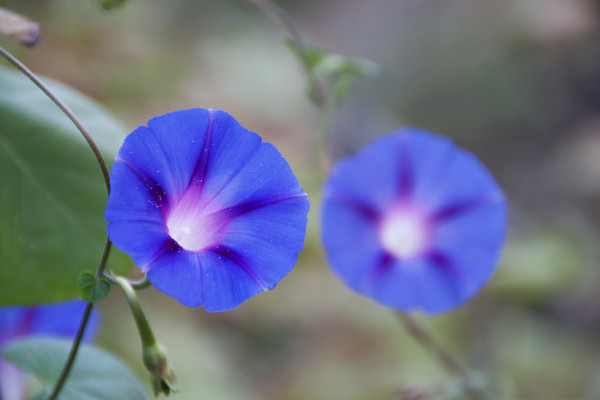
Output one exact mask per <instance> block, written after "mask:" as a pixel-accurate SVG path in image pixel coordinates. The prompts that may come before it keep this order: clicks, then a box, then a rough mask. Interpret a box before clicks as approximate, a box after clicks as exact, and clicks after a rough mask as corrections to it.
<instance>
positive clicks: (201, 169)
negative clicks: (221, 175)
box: [188, 110, 215, 191]
mask: <svg viewBox="0 0 600 400" xmlns="http://www.w3.org/2000/svg"><path fill="white" fill-rule="evenodd" d="M214 113H215V111H214V110H208V124H207V125H206V132H205V133H204V140H203V142H202V148H201V149H200V153H199V154H198V160H197V161H196V166H195V167H194V172H193V173H192V175H191V177H190V182H189V184H188V188H189V186H195V187H196V188H197V189H198V190H200V191H201V190H202V188H203V187H204V184H205V181H206V171H207V169H208V159H209V157H210V153H211V146H212V137H213V124H214Z"/></svg>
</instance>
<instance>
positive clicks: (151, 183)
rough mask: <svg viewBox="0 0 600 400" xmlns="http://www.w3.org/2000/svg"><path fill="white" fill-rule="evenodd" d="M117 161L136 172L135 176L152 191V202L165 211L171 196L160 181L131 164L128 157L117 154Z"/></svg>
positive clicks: (149, 191)
mask: <svg viewBox="0 0 600 400" xmlns="http://www.w3.org/2000/svg"><path fill="white" fill-rule="evenodd" d="M116 160H117V162H120V163H122V164H123V165H125V166H126V167H127V168H129V170H130V171H131V172H133V173H134V174H135V176H136V177H137V178H138V179H139V180H140V182H142V184H143V185H144V188H145V189H146V190H147V191H148V193H150V196H151V197H152V203H153V204H154V205H155V206H156V208H157V209H159V210H161V211H163V210H164V209H165V208H166V207H167V206H168V204H169V198H168V197H167V194H166V193H165V190H164V189H163V188H162V186H160V184H159V183H158V182H156V181H155V180H154V179H153V178H152V177H150V176H149V175H147V174H146V173H145V172H143V171H141V170H140V169H139V168H137V167H136V166H135V165H133V164H131V163H130V162H129V161H127V160H126V159H124V158H122V157H119V156H117V157H116Z"/></svg>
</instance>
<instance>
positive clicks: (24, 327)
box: [0, 300, 99, 400]
mask: <svg viewBox="0 0 600 400" xmlns="http://www.w3.org/2000/svg"><path fill="white" fill-rule="evenodd" d="M85 307H86V303H85V302H83V301H80V300H74V301H67V302H63V303H56V304H47V305H42V306H37V307H2V308H0V350H2V348H3V347H4V346H5V345H6V344H8V343H9V342H11V341H12V340H16V339H22V338H24V337H28V336H43V337H63V338H67V339H72V338H74V337H75V335H76V334H77V330H78V329H79V324H80V322H81V317H82V316H83V311H84V309H85ZM98 322H99V317H98V313H97V312H96V311H93V312H92V315H91V316H90V320H89V323H88V328H87V330H86V334H85V337H84V340H92V339H93V338H94V337H95V336H96V332H97V330H98ZM24 389H25V388H24V375H23V373H21V372H20V371H19V370H18V369H17V368H16V367H14V366H13V365H12V364H9V363H8V362H6V361H3V360H2V359H1V358H0V398H1V399H2V400H22V399H24V398H25V397H24Z"/></svg>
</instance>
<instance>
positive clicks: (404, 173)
mask: <svg viewBox="0 0 600 400" xmlns="http://www.w3.org/2000/svg"><path fill="white" fill-rule="evenodd" d="M399 158H400V160H399V164H400V165H399V168H400V176H399V177H398V183H397V184H398V198H399V199H400V201H405V200H407V199H409V198H410V196H411V194H412V192H413V187H414V181H413V180H414V171H413V169H412V168H413V167H412V162H411V161H412V160H411V156H410V153H409V151H408V144H407V143H406V142H405V141H404V140H401V141H400V157H399Z"/></svg>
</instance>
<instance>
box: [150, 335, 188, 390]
mask: <svg viewBox="0 0 600 400" xmlns="http://www.w3.org/2000/svg"><path fill="white" fill-rule="evenodd" d="M142 352H143V355H142V356H143V360H144V365H145V366H146V369H147V370H148V372H150V383H151V385H152V390H153V391H154V396H158V395H159V394H160V393H162V394H164V395H165V396H168V395H169V394H171V392H178V391H179V386H178V384H177V378H176V376H175V373H174V372H173V369H172V368H171V366H170V365H169V362H168V360H167V356H166V354H165V350H164V348H163V346H162V345H161V344H160V343H158V342H156V341H155V342H154V344H153V345H151V346H144V349H143V351H142Z"/></svg>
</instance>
